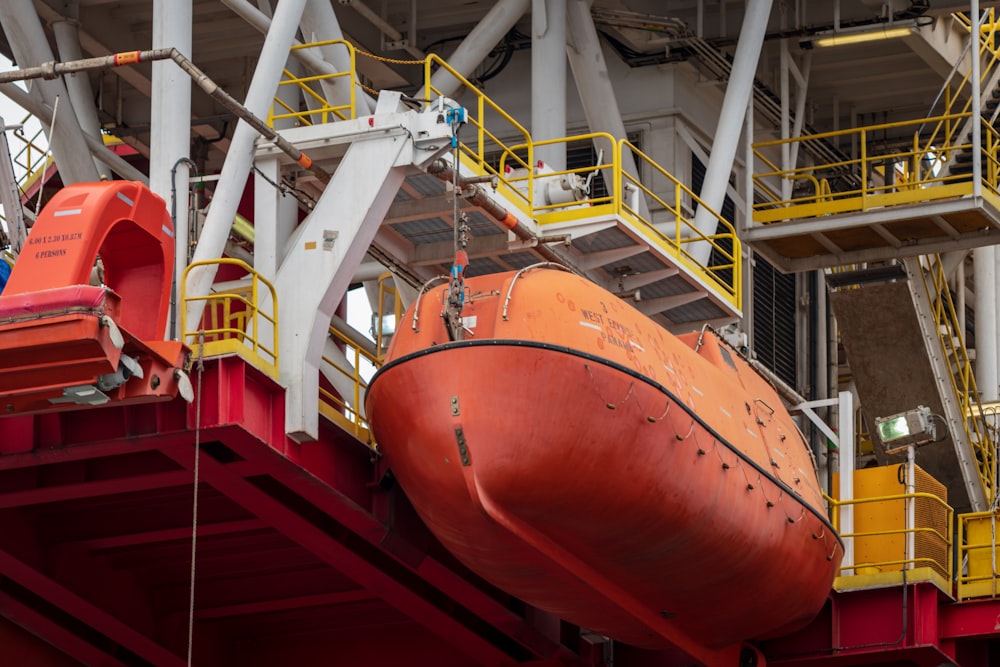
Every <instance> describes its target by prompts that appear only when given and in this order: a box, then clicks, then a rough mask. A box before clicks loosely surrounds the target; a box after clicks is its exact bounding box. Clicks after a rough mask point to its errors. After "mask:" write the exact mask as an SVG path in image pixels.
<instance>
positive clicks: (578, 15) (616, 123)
mask: <svg viewBox="0 0 1000 667" xmlns="http://www.w3.org/2000/svg"><path fill="white" fill-rule="evenodd" d="M566 22H567V27H568V31H569V36H570V40H571V42H572V44H567V46H566V55H567V56H568V57H569V66H570V69H571V70H572V72H573V81H574V82H575V83H576V90H577V92H578V93H579V95H580V102H581V104H582V105H583V114H584V116H586V117H587V127H589V128H590V131H591V132H607V133H608V134H610V135H611V136H612V137H614V138H615V139H625V138H626V136H627V135H626V134H625V123H623V122H622V114H621V111H620V110H619V108H618V98H617V97H616V96H615V89H614V86H612V85H611V77H610V75H609V74H608V65H607V63H606V62H605V60H604V51H603V50H601V41H600V40H599V39H598V37H597V28H595V27H594V20H593V19H592V18H591V16H590V2H589V1H588V0H566ZM623 153H624V154H623V155H622V156H621V158H622V165H621V167H622V169H623V170H624V171H625V172H626V173H628V174H630V175H632V176H633V177H634V178H636V179H638V177H639V170H638V168H637V167H636V164H635V158H634V157H633V155H632V153H631V151H623ZM605 160H607V157H605ZM605 178H606V179H610V174H609V175H606V176H605ZM607 182H608V183H610V182H611V181H610V180H607ZM639 213H640V215H642V216H643V217H646V218H648V211H647V210H646V201H645V199H643V198H640V199H639Z"/></svg>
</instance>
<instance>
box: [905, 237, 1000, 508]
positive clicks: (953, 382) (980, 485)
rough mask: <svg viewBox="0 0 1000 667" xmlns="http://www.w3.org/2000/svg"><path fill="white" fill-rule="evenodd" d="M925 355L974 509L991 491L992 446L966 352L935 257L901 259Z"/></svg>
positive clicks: (987, 500) (986, 501)
mask: <svg viewBox="0 0 1000 667" xmlns="http://www.w3.org/2000/svg"><path fill="white" fill-rule="evenodd" d="M903 263H904V266H905V268H906V273H907V277H908V278H909V285H910V290H911V293H912V296H913V301H914V305H915V307H916V309H917V315H918V321H919V322H920V326H921V330H922V333H923V336H924V340H925V341H926V343H927V345H928V355H929V358H930V360H931V365H932V367H933V368H934V376H935V379H936V380H937V383H938V390H939V393H940V396H941V404H942V407H943V409H944V414H943V415H942V417H943V418H944V419H945V421H946V423H947V428H948V432H949V434H950V436H951V438H952V440H953V442H954V445H955V453H956V455H957V457H958V463H959V467H960V469H961V472H962V477H963V478H964V480H965V484H966V487H967V489H968V491H969V496H970V501H971V505H972V507H973V509H974V510H976V511H982V510H985V509H986V508H988V507H989V506H990V504H991V503H992V501H993V496H994V494H995V492H996V489H995V488H994V487H995V484H994V480H995V479H996V445H995V443H994V442H993V440H992V438H991V436H990V433H989V431H988V430H987V429H986V428H985V424H984V422H983V420H982V419H981V418H976V417H975V415H981V414H982V412H983V408H982V404H981V403H980V400H979V393H978V391H977V390H976V379H975V376H974V374H973V371H972V364H971V360H970V359H969V353H968V350H967V349H966V348H965V343H964V336H963V332H962V330H961V328H960V326H959V323H958V316H957V314H956V312H955V306H954V303H953V301H952V298H951V291H950V289H949V287H948V282H947V276H946V275H945V271H944V267H943V265H942V263H941V257H940V256H939V255H925V256H924V257H923V258H910V259H906V260H903Z"/></svg>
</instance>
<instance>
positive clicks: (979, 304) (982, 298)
mask: <svg viewBox="0 0 1000 667" xmlns="http://www.w3.org/2000/svg"><path fill="white" fill-rule="evenodd" d="M972 258H973V270H974V272H975V275H974V281H975V285H976V299H975V301H976V303H975V307H976V388H977V389H979V391H980V392H981V396H982V400H984V401H996V400H998V398H1000V387H998V385H1000V382H998V380H1000V377H998V375H1000V374H998V371H997V290H996V253H995V250H994V248H993V247H992V246H988V247H985V248H976V249H975V250H973V251H972Z"/></svg>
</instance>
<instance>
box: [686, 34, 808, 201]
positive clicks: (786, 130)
mask: <svg viewBox="0 0 1000 667" xmlns="http://www.w3.org/2000/svg"><path fill="white" fill-rule="evenodd" d="M790 58H791V56H789V54H788V40H787V39H783V40H781V50H780V58H779V59H778V62H779V70H780V76H779V94H780V96H781V139H782V141H783V142H784V143H782V144H781V169H782V170H783V171H785V172H787V171H788V170H790V169H791V168H792V150H791V146H790V145H789V143H788V139H789V137H791V135H792V130H791V124H792V122H791V115H792V112H791V102H790V99H789V98H791V96H792V90H791V86H790V85H789V81H788V61H789V60H790ZM729 80H730V81H732V77H730V78H729ZM719 122H720V124H721V122H722V121H721V120H720V121H719ZM716 140H718V132H717V133H716ZM709 162H711V159H709ZM707 184H708V179H707V178H706V179H705V185H703V186H702V199H704V198H705V188H706V187H707ZM781 198H782V199H784V200H785V201H787V200H789V199H791V198H792V179H791V178H783V179H781ZM715 210H716V211H718V210H719V209H718V208H716V209H715Z"/></svg>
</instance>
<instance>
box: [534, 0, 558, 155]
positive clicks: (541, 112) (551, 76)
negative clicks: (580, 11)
mask: <svg viewBox="0 0 1000 667" xmlns="http://www.w3.org/2000/svg"><path fill="white" fill-rule="evenodd" d="M565 136H566V0H532V2H531V138H532V139H534V140H535V141H543V140H546V139H558V138H560V137H565ZM535 158H536V159H538V160H542V161H544V162H545V163H546V164H547V165H548V166H550V167H552V168H553V169H554V170H556V171H563V170H564V169H566V144H553V145H549V146H539V147H538V148H536V149H535Z"/></svg>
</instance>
